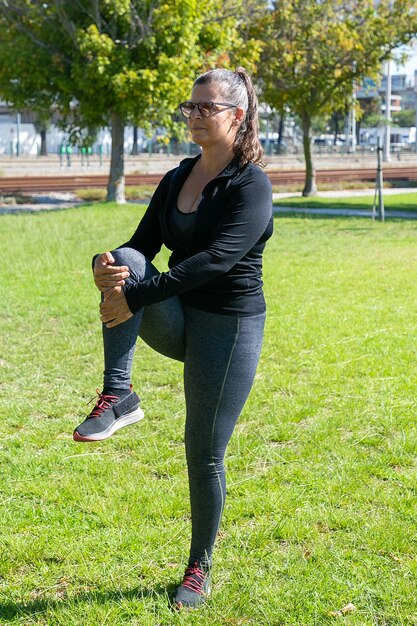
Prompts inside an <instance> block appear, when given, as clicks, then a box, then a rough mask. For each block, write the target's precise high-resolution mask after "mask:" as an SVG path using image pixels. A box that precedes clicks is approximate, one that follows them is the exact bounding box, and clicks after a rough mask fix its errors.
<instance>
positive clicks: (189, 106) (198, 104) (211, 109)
mask: <svg viewBox="0 0 417 626" xmlns="http://www.w3.org/2000/svg"><path fill="white" fill-rule="evenodd" d="M203 106H206V107H207V108H208V110H209V112H208V113H207V111H205V110H204V109H203V108H202V107H203ZM238 106H239V105H237V104H231V103H230V102H212V101H211V100H207V101H203V102H191V100H187V101H186V102H181V104H179V105H178V108H179V110H180V111H181V113H182V115H183V116H184V117H185V118H186V119H190V117H191V116H192V114H193V113H194V110H195V108H196V107H197V109H198V112H199V113H200V115H201V117H212V116H213V115H215V114H216V113H220V110H216V109H215V107H223V110H226V109H237V107H238ZM185 108H187V109H190V111H189V113H188V114H186V113H184V110H185Z"/></svg>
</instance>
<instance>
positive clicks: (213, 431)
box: [175, 307, 265, 606]
mask: <svg viewBox="0 0 417 626" xmlns="http://www.w3.org/2000/svg"><path fill="white" fill-rule="evenodd" d="M185 320H186V352H185V367H184V386H185V399H186V407H187V416H186V428H185V444H186V454H187V465H188V475H189V483H190V501H191V517H192V538H191V548H190V557H189V568H188V570H187V571H186V575H185V577H184V581H183V583H182V585H181V586H180V587H179V588H178V590H177V593H176V597H175V603H176V604H178V605H180V606H195V605H197V604H201V602H203V601H204V594H205V593H207V591H208V586H209V575H208V572H209V570H210V567H211V562H212V552H213V546H214V542H215V538H216V535H217V532H218V529H219V525H220V520H221V516H222V512H223V508H224V502H225V496H226V479H225V468H224V455H225V452H226V447H227V444H228V442H229V440H230V437H231V435H232V433H233V429H234V427H235V425H236V422H237V419H238V417H239V415H240V413H241V411H242V408H243V406H244V404H245V402H246V399H247V397H248V395H249V392H250V390H251V387H252V384H253V380H254V377H255V373H256V367H257V364H258V361H259V355H260V352H261V347H262V339H263V329H264V322H265V315H264V314H262V315H257V316H253V317H241V318H238V317H234V316H227V315H217V314H212V313H205V312H202V311H198V310H196V309H192V308H190V307H186V308H185ZM201 572H203V575H202V574H201Z"/></svg>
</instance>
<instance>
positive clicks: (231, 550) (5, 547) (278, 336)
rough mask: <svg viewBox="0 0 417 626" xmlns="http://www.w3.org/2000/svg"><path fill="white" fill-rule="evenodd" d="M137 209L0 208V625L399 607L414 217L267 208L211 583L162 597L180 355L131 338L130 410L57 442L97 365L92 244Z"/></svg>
mask: <svg viewBox="0 0 417 626" xmlns="http://www.w3.org/2000/svg"><path fill="white" fill-rule="evenodd" d="M142 210H143V208H142V207H137V206H132V205H128V206H124V207H116V206H115V205H103V204H101V205H95V206H90V207H82V208H78V209H72V210H67V211H57V212H45V213H40V214H26V215H8V216H1V217H0V244H1V250H2V257H3V262H2V263H1V266H0V298H1V303H2V306H1V309H0V332H1V338H2V339H1V352H0V372H1V382H0V398H1V408H2V419H1V425H0V433H1V438H0V460H1V468H2V479H1V481H2V488H1V512H0V533H1V541H0V550H1V554H0V556H1V558H0V624H2V625H4V624H12V625H18V624H19V625H33V624H38V625H42V626H45V625H47V626H99V625H100V626H101V625H108V626H122V625H127V624H128V625H131V626H160V625H163V626H175V625H188V624H193V625H195V624H198V625H199V626H220V625H224V626H246V625H251V626H266V625H271V626H312V625H314V626H316V625H320V626H322V625H324V626H327V625H331V624H335V625H337V624H343V626H370V625H375V626H416V625H417V601H416V575H417V530H416V529H417V487H416V485H417V482H416V473H417V472H416V465H417V464H416V461H417V427H416V419H415V418H416V413H417V401H416V396H417V389H416V379H417V342H416V330H417V317H416V312H415V311H416V295H415V294H416V282H417V269H416V268H417V246H416V237H417V222H414V221H390V222H386V223H385V224H381V223H374V224H372V223H371V222H370V221H369V222H367V223H364V221H363V220H361V219H357V220H355V219H337V220H334V219H325V220H321V219H314V220H310V219H297V218H280V219H277V220H276V230H275V234H274V237H273V239H272V240H271V241H270V242H269V244H268V247H267V254H266V258H265V287H266V294H267V299H268V310H269V316H268V321H267V328H266V337H265V344H264V350H263V355H262V358H261V362H260V365H259V369H258V374H257V379H256V383H255V386H254V389H253V392H252V394H251V396H250V399H249V401H248V403H247V405H246V407H245V410H244V413H243V415H242V417H241V420H240V422H239V424H238V426H237V429H236V432H235V434H234V436H233V439H232V442H231V444H230V447H229V451H228V461H227V462H228V499H227V503H226V510H225V515H224V520H223V525H222V529H221V532H220V535H219V539H218V545H217V551H216V554H215V567H214V572H213V576H214V581H213V582H214V585H213V593H212V596H211V598H210V600H209V602H208V604H207V605H206V606H205V607H204V608H203V609H201V610H199V611H198V612H194V613H184V612H182V613H174V612H172V610H171V609H170V607H169V602H168V597H169V593H170V592H171V591H172V590H173V588H174V586H175V584H176V583H178V581H179V580H180V579H181V576H182V572H183V568H184V563H185V560H186V555H187V550H188V538H189V525H190V521H189V512H188V495H187V494H188V492H187V477H186V467H185V459H184V451H183V424H184V401H183V395H182V385H181V366H180V364H178V363H175V362H171V361H169V360H168V359H166V358H164V357H160V356H158V355H155V354H153V353H152V351H151V350H150V349H148V348H147V347H145V346H142V345H140V346H138V350H137V354H136V361H135V370H134V383H135V388H137V389H138V391H139V393H140V395H141V398H142V406H143V408H144V410H145V419H144V420H143V422H141V423H140V424H138V425H135V426H133V427H131V428H128V429H124V430H122V431H121V432H119V433H118V434H116V435H115V436H114V437H113V438H112V439H111V440H109V441H107V442H103V443H101V444H92V445H88V444H87V445H83V444H76V443H74V442H73V440H72V430H73V428H74V426H75V425H76V424H77V423H78V422H79V421H80V420H81V419H82V416H83V415H85V414H86V412H88V411H89V410H91V405H87V402H88V401H89V400H90V398H91V397H92V396H94V390H95V388H96V387H98V386H100V379H101V371H102V362H101V351H100V328H99V322H98V292H96V291H95V288H94V287H93V285H92V280H91V270H90V259H91V256H92V255H93V253H95V252H98V251H101V250H103V249H105V248H111V247H114V246H115V245H117V244H119V243H121V242H122V241H124V240H125V239H126V238H127V236H128V235H129V234H130V233H131V232H132V230H133V228H134V227H135V225H136V222H137V220H138V217H139V215H140V213H141V212H142ZM158 262H159V265H160V266H161V267H164V264H165V262H166V255H164V254H161V256H160V258H159V259H158ZM350 604H351V605H353V607H354V608H352V607H350V608H351V609H352V610H348V609H346V613H344V612H343V610H344V607H346V606H349V605H350Z"/></svg>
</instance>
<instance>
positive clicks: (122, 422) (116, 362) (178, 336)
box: [73, 248, 184, 441]
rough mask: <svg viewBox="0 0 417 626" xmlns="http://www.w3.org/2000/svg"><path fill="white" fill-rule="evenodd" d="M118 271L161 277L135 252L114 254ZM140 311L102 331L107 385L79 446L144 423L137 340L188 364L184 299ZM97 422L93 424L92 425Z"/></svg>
mask: <svg viewBox="0 0 417 626" xmlns="http://www.w3.org/2000/svg"><path fill="white" fill-rule="evenodd" d="M112 254H113V257H114V259H115V263H116V264H117V265H127V266H128V267H129V272H130V276H129V278H128V279H127V281H131V282H139V281H141V280H147V279H148V278H150V277H151V276H153V275H155V274H157V273H158V272H157V270H156V268H155V267H154V266H153V265H152V264H151V263H150V262H149V261H148V260H147V259H146V258H145V257H144V256H143V255H142V254H141V253H140V252H137V251H136V250H133V249H131V248H118V249H117V250H114V251H113V253H112ZM149 309H151V310H150V311H147V309H146V308H145V309H144V310H141V311H139V312H138V313H136V314H135V315H133V316H132V317H131V318H129V319H128V320H127V321H126V322H124V323H122V324H118V325H117V326H115V327H114V328H107V327H106V326H105V325H104V324H103V325H102V332H103V345H104V384H103V391H102V392H101V393H99V397H98V400H97V403H96V405H95V407H94V409H93V411H92V412H91V413H90V415H89V416H88V417H87V419H86V420H84V422H82V424H80V425H79V426H78V427H77V428H76V429H75V431H74V435H73V436H74V439H75V440H76V441H101V440H103V439H107V438H108V437H110V436H111V435H113V433H114V432H116V431H117V430H118V429H119V428H122V427H124V426H128V425H130V424H133V423H134V422H137V421H138V420H139V419H141V418H142V417H143V411H142V409H141V408H140V407H139V402H140V401H139V397H138V396H137V394H136V393H135V392H134V391H132V389H131V380H130V377H131V370H132V364H133V356H134V352H135V346H136V340H137V337H138V334H140V335H141V336H142V333H143V335H144V336H143V339H144V340H145V341H146V342H147V343H149V345H151V347H153V348H154V349H155V350H157V351H159V352H161V353H162V354H165V355H166V356H170V357H172V358H175V359H178V360H183V355H184V311H183V308H182V304H181V302H180V300H179V298H170V299H169V300H166V301H165V302H162V303H158V304H155V305H152V307H149ZM92 418H94V419H92Z"/></svg>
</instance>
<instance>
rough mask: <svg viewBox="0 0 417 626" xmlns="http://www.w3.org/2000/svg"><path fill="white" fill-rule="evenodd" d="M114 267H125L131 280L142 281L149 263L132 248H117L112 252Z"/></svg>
mask: <svg viewBox="0 0 417 626" xmlns="http://www.w3.org/2000/svg"><path fill="white" fill-rule="evenodd" d="M112 255H113V258H114V262H115V265H127V267H128V268H129V271H130V276H131V278H132V279H133V280H138V281H139V280H142V279H143V278H144V276H145V273H146V267H147V265H148V264H149V261H148V260H147V259H146V257H145V256H143V254H142V253H141V252H139V251H138V250H134V249H133V248H117V249H116V250H112Z"/></svg>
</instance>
